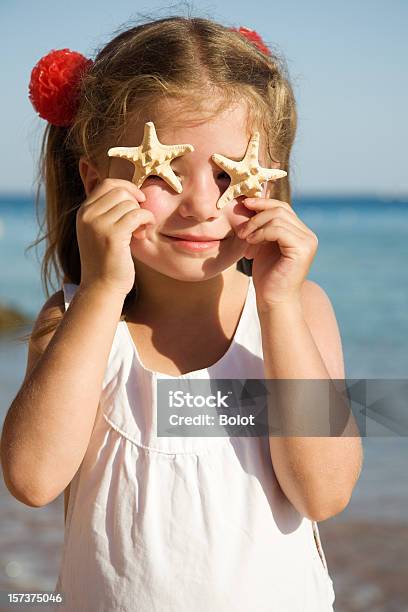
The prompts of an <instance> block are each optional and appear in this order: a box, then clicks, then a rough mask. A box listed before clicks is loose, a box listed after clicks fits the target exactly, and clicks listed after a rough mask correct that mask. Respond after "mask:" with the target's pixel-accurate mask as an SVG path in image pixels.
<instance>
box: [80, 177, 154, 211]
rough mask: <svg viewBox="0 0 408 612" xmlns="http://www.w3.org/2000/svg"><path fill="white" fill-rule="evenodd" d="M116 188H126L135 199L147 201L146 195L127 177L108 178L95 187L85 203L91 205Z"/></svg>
mask: <svg viewBox="0 0 408 612" xmlns="http://www.w3.org/2000/svg"><path fill="white" fill-rule="evenodd" d="M114 189H124V190H126V191H127V192H128V193H129V195H130V196H132V195H133V197H134V198H135V199H137V200H140V201H141V202H145V201H146V195H145V194H144V193H143V191H142V190H141V189H139V188H138V187H136V185H135V184H134V183H132V182H131V181H126V180H125V179H114V178H107V179H104V180H103V181H102V182H101V183H99V184H98V185H97V186H96V187H95V188H94V189H93V191H92V193H91V194H90V195H89V196H88V198H87V199H86V201H85V202H84V205H85V206H89V205H90V204H94V203H95V202H96V201H97V200H99V199H100V198H102V197H104V196H105V195H107V194H109V193H111V192H112V191H113V190H114Z"/></svg>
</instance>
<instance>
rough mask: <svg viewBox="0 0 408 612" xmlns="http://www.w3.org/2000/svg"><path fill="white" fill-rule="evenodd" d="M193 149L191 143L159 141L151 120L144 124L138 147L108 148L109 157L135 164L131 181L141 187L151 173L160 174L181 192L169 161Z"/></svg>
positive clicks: (181, 189) (179, 184)
mask: <svg viewBox="0 0 408 612" xmlns="http://www.w3.org/2000/svg"><path fill="white" fill-rule="evenodd" d="M190 151H194V147H193V145H190V144H176V145H164V144H162V143H161V142H159V139H158V137H157V133H156V128H155V126H154V123H153V121H148V122H147V123H145V126H144V133H143V141H142V144H141V145H140V146H139V147H113V148H111V149H109V150H108V155H109V157H122V158H125V159H128V160H129V161H131V162H132V163H133V164H134V166H135V171H134V174H133V177H132V182H133V183H135V185H136V186H137V187H141V185H142V183H143V181H144V180H145V179H146V178H147V177H148V176H150V175H151V174H153V175H155V176H160V177H161V178H162V179H164V180H165V181H166V183H168V184H169V185H170V187H172V188H173V189H174V191H177V193H181V192H182V191H183V188H182V186H181V183H180V181H179V179H178V178H177V176H176V175H175V174H174V172H173V169H172V167H171V166H170V162H171V161H172V160H173V159H175V158H176V157H180V155H184V153H190Z"/></svg>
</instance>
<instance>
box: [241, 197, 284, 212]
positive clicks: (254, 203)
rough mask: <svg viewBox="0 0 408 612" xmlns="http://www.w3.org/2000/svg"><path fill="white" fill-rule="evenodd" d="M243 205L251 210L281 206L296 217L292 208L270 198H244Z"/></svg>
mask: <svg viewBox="0 0 408 612" xmlns="http://www.w3.org/2000/svg"><path fill="white" fill-rule="evenodd" d="M243 203H244V204H245V206H247V207H248V208H250V209H251V210H266V209H269V208H275V207H276V206H281V207H282V208H285V209H286V210H287V211H288V212H290V213H292V214H293V215H295V216H296V212H295V211H294V209H293V207H292V206H291V205H290V204H288V203H287V202H283V201H282V200H274V199H272V198H245V199H244V200H243Z"/></svg>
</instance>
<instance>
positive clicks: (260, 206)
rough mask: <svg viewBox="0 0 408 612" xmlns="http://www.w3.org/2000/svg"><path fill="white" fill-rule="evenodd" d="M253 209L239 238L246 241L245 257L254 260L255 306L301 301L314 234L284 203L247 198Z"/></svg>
mask: <svg viewBox="0 0 408 612" xmlns="http://www.w3.org/2000/svg"><path fill="white" fill-rule="evenodd" d="M243 204H245V206H247V207H248V208H249V209H250V210H251V211H256V214H255V215H253V216H252V217H251V218H250V219H249V220H248V221H247V222H246V223H244V224H243V225H242V228H240V230H239V231H238V237H239V238H242V239H246V240H247V241H248V245H250V246H248V248H247V250H246V252H245V254H244V257H246V258H248V259H253V262H252V277H253V280H254V287H255V291H256V300H257V304H258V306H260V307H261V308H264V307H265V308H267V307H268V305H273V304H277V303H289V302H295V301H300V290H301V287H302V284H303V281H304V279H305V278H306V276H307V274H308V272H309V269H310V266H311V264H312V261H313V258H314V256H315V254H316V251H317V245H318V239H317V236H316V235H315V234H314V233H313V232H312V231H311V230H310V229H309V228H308V227H307V226H306V225H305V224H304V223H303V222H302V221H301V220H300V219H299V217H298V216H297V215H296V213H295V211H294V210H293V208H292V207H291V206H290V205H289V204H287V203H286V202H281V201H280V200H272V199H266V198H247V199H244V200H243Z"/></svg>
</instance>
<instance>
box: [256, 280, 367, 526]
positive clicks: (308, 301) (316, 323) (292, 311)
mask: <svg viewBox="0 0 408 612" xmlns="http://www.w3.org/2000/svg"><path fill="white" fill-rule="evenodd" d="M258 312H259V318H260V324H261V331H262V345H263V354H264V366H265V378H266V379H327V380H330V379H334V380H335V379H344V365H343V355H342V348H341V339H340V335H339V331H338V327H337V322H336V318H335V315H334V312H333V309H332V306H331V303H330V300H329V299H328V297H327V295H326V294H325V292H324V291H323V290H322V289H321V288H320V287H319V286H318V285H317V284H316V283H313V282H311V281H305V282H304V284H303V287H302V295H301V301H300V302H294V303H291V304H280V305H279V304H277V305H274V306H269V307H267V308H265V309H263V310H262V309H259V308H258ZM339 405H340V403H339ZM302 408H303V409H304V406H302V405H300V404H299V414H300V413H301V411H302ZM290 409H291V410H292V406H290ZM294 411H295V412H296V409H295V410H294ZM347 415H350V419H349V420H348V423H347V426H346V428H342V430H341V431H339V433H338V434H335V436H336V435H337V436H338V437H335V436H333V435H332V436H330V437H312V436H309V437H296V436H293V435H292V436H289V437H283V436H282V437H278V436H270V437H269V446H270V451H271V458H272V463H273V467H274V470H275V473H276V477H277V479H278V481H279V484H280V486H281V488H282V490H283V492H284V493H285V495H286V496H287V498H288V499H289V500H290V501H291V503H292V504H293V505H294V507H295V508H296V509H297V510H298V511H299V512H300V513H301V514H302V515H304V516H307V517H308V518H310V519H312V520H316V521H318V520H320V521H321V520H325V519H327V518H329V517H330V516H334V515H335V514H337V513H339V512H341V511H342V510H343V509H344V508H345V506H346V505H347V504H348V502H349V500H350V497H351V494H352V491H353V488H354V486H355V484H356V482H357V480H358V477H359V475H360V471H361V465H362V457H363V454H362V445H361V439H360V436H359V432H358V429H357V426H356V424H355V421H354V417H353V416H352V414H351V412H347ZM346 436H348V437H346Z"/></svg>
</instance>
